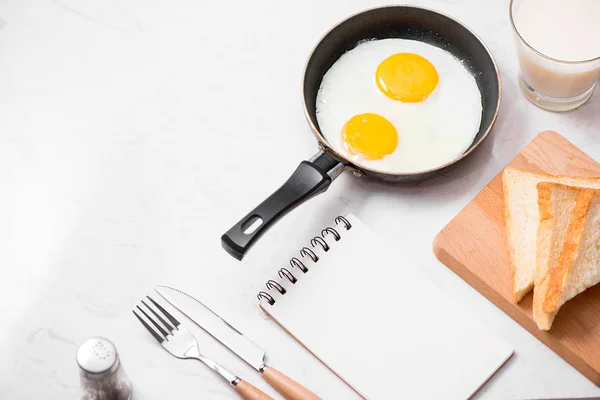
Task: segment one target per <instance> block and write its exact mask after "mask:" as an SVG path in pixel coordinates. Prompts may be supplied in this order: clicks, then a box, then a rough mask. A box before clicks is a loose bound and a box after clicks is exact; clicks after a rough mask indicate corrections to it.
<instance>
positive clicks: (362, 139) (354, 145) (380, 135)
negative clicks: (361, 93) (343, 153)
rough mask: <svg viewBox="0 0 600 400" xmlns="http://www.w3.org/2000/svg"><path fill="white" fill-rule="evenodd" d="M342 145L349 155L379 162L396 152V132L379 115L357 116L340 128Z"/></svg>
mask: <svg viewBox="0 0 600 400" xmlns="http://www.w3.org/2000/svg"><path fill="white" fill-rule="evenodd" d="M342 143H344V145H345V147H346V150H348V152H350V153H351V154H359V155H362V156H364V157H365V158H368V159H370V160H379V159H381V158H383V157H384V156H386V155H388V154H392V153H393V152H394V150H396V146H398V132H396V128H394V125H392V123H391V122H390V121H388V120H387V119H385V118H383V117H382V116H381V115H377V114H371V113H367V114H358V115H355V116H354V117H352V118H350V119H349V120H348V122H346V124H345V125H344V127H343V128H342Z"/></svg>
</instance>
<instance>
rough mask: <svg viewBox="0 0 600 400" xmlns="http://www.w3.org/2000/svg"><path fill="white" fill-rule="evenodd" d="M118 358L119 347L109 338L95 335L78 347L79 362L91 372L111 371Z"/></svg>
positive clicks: (86, 370) (82, 367) (84, 368)
mask: <svg viewBox="0 0 600 400" xmlns="http://www.w3.org/2000/svg"><path fill="white" fill-rule="evenodd" d="M117 360H118V356H117V349H116V348H115V346H114V345H113V344H112V342H111V341H110V340H108V339H104V338H101V337H93V338H90V339H88V340H86V341H85V342H83V343H82V344H81V345H79V348H78V349H77V364H79V367H81V369H83V370H84V371H85V372H87V373H89V374H102V373H104V372H107V371H109V370H110V369H111V368H112V367H113V366H114V365H115V364H116V363H117Z"/></svg>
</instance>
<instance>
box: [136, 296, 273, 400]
mask: <svg viewBox="0 0 600 400" xmlns="http://www.w3.org/2000/svg"><path fill="white" fill-rule="evenodd" d="M146 297H148V296H146ZM148 300H150V301H151V302H152V304H154V306H155V307H156V308H157V309H158V310H159V311H158V312H157V311H155V310H154V309H153V308H151V307H150V306H149V305H148V304H146V303H145V302H144V300H142V304H143V305H144V306H146V308H147V309H148V311H150V313H151V314H152V315H154V317H155V318H152V317H151V316H150V315H148V313H147V312H146V311H144V310H143V309H142V308H141V307H140V306H136V308H137V309H138V310H139V311H140V312H141V313H142V314H143V315H144V317H145V318H146V320H148V321H150V323H151V324H152V325H154V328H156V329H154V328H152V327H151V326H150V325H149V324H148V323H147V322H146V321H145V320H144V318H142V317H140V315H139V314H138V313H136V312H135V310H133V314H135V316H136V317H137V319H138V320H139V321H140V322H141V323H142V325H144V327H145V328H146V329H147V330H148V332H150V333H151V334H152V336H153V337H154V339H156V340H157V341H158V343H160V345H161V346H162V347H164V348H165V350H167V351H168V352H169V353H171V354H172V355H174V356H175V357H177V358H181V359H184V360H187V359H194V360H198V361H201V362H203V363H204V364H205V365H207V366H208V367H209V368H211V369H212V370H214V371H215V372H216V373H217V374H219V375H220V376H221V377H222V378H223V379H225V380H226V381H227V382H229V384H230V385H231V386H233V387H234V388H235V390H236V391H237V392H238V393H239V394H240V395H241V396H242V397H243V398H244V399H247V400H273V398H272V397H270V396H269V395H267V394H266V393H264V392H262V391H260V390H259V389H257V388H255V387H254V386H252V385H251V384H249V383H248V382H246V381H244V380H242V379H241V378H240V377H238V376H236V375H235V374H234V373H233V372H231V371H229V370H227V369H225V368H224V367H222V366H221V365H219V364H217V363H216V362H214V361H213V360H211V359H210V358H207V357H205V356H203V355H202V354H201V353H200V350H199V349H198V341H197V340H196V338H195V337H194V335H192V333H191V332H190V331H189V330H187V329H186V328H185V327H184V326H183V325H181V324H180V323H179V321H177V320H176V319H175V317H173V316H172V315H171V314H170V313H169V312H168V311H167V310H165V309H164V308H163V307H162V306H161V305H160V304H158V303H157V302H155V301H154V300H152V299H151V298H150V297H148ZM159 312H160V313H162V316H161V315H160V314H159ZM165 319H166V320H165ZM157 320H158V321H159V322H160V323H159V322H157ZM167 320H168V322H167Z"/></svg>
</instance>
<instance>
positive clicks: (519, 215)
mask: <svg viewBox="0 0 600 400" xmlns="http://www.w3.org/2000/svg"><path fill="white" fill-rule="evenodd" d="M502 182H503V186H504V204H505V205H504V218H505V221H506V235H507V249H508V259H509V263H510V266H511V271H512V277H513V289H512V290H513V300H514V301H515V303H518V302H519V301H521V299H522V298H523V296H525V295H526V294H527V293H528V292H529V291H530V290H531V289H532V288H533V284H534V280H535V279H534V278H535V266H536V257H537V251H536V248H537V231H538V225H539V217H540V216H539V212H538V192H537V184H538V183H540V182H552V183H560V184H563V185H568V186H581V187H586V188H594V189H600V178H573V177H566V176H564V177H561V176H552V175H547V174H542V173H534V172H528V171H523V170H520V169H517V168H512V167H506V168H505V169H504V173H503V176H502Z"/></svg>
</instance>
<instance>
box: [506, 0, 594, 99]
mask: <svg viewBox="0 0 600 400" xmlns="http://www.w3.org/2000/svg"><path fill="white" fill-rule="evenodd" d="M510 21H511V23H512V27H513V29H514V32H515V38H516V42H517V55H518V58H519V64H520V67H521V75H520V79H519V83H520V86H521V89H522V90H523V93H524V94H525V96H526V97H527V99H529V100H530V101H531V102H532V103H533V104H535V105H537V106H538V107H540V108H543V109H546V110H550V111H568V110H572V109H574V108H577V107H579V106H580V105H582V104H583V103H585V102H586V101H587V99H589V98H590V97H591V96H592V93H593V91H594V88H595V87H596V83H597V81H598V79H599V78H600V0H511V3H510Z"/></svg>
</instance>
